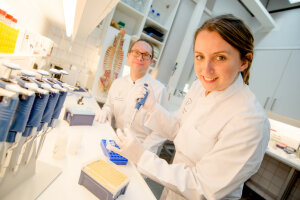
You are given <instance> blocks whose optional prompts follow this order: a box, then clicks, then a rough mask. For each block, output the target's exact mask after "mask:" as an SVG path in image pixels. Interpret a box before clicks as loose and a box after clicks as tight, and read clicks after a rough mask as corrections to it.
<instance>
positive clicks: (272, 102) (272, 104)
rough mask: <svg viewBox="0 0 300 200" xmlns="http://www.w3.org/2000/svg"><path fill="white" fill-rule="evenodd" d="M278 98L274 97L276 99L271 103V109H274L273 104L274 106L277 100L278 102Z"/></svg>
mask: <svg viewBox="0 0 300 200" xmlns="http://www.w3.org/2000/svg"><path fill="white" fill-rule="evenodd" d="M276 100H277V99H276V98H274V100H273V102H272V105H271V108H270V110H272V109H273V106H274V104H275V102H276Z"/></svg>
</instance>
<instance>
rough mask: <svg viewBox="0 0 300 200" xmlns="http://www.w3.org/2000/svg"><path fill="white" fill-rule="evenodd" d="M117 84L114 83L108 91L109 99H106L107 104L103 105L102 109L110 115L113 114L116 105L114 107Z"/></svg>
mask: <svg viewBox="0 0 300 200" xmlns="http://www.w3.org/2000/svg"><path fill="white" fill-rule="evenodd" d="M115 84H116V81H114V82H113V83H112V85H111V86H110V88H109V91H108V94H107V98H106V101H105V104H104V105H103V107H102V110H105V111H107V112H109V114H110V115H112V114H113V112H114V111H113V108H114V105H113V102H114V101H113V95H114V93H115V91H114V90H115V89H114V88H115Z"/></svg>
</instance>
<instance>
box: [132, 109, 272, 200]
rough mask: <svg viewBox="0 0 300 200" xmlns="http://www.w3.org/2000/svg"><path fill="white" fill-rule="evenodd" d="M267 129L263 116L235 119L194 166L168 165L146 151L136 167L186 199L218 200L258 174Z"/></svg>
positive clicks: (267, 135) (265, 144) (266, 139)
mask: <svg viewBox="0 0 300 200" xmlns="http://www.w3.org/2000/svg"><path fill="white" fill-rule="evenodd" d="M269 128H270V127H269V122H268V120H267V119H262V117H258V116H250V115H249V116H245V117H240V116H238V117H235V119H232V120H231V121H230V122H229V123H228V124H226V126H225V127H224V129H223V130H222V131H221V132H220V134H219V135H218V140H217V142H216V144H215V145H214V147H213V149H212V150H211V151H210V152H209V153H207V154H206V155H204V156H203V157H202V159H201V160H198V161H196V162H195V165H194V166H187V165H186V164H185V163H175V164H171V165H169V164H168V163H167V162H166V161H164V160H163V159H160V158H158V157H157V156H156V155H154V154H153V153H151V152H149V151H145V152H144V154H143V155H142V157H141V158H140V160H139V162H138V168H139V170H140V171H141V172H142V173H143V174H144V175H146V176H148V177H149V178H151V179H153V180H155V181H158V182H159V183H161V184H163V185H164V186H166V187H168V188H169V189H171V190H173V191H174V192H176V193H178V194H180V195H182V196H184V197H185V198H187V199H201V198H202V197H203V196H205V198H206V199H221V198H223V197H225V196H226V195H228V194H230V193H231V192H233V191H234V190H235V189H237V188H238V187H239V186H240V185H241V184H243V183H244V182H245V181H246V180H247V179H249V178H250V177H251V176H252V175H253V174H254V173H256V172H257V170H258V168H259V166H260V163H261V161H262V159H263V156H264V153H265V150H266V147H267V144H268V140H269ZM194 130H195V129H194ZM199 148H201V147H199ZM181 155H182V154H181ZM176 156H177V155H176ZM176 156H175V159H176Z"/></svg>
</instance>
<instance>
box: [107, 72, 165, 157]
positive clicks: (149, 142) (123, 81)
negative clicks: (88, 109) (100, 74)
mask: <svg viewBox="0 0 300 200" xmlns="http://www.w3.org/2000/svg"><path fill="white" fill-rule="evenodd" d="M144 83H148V84H149V85H150V86H151V87H152V88H153V92H154V96H155V99H156V102H157V103H158V104H160V105H162V106H163V107H166V106H167V102H168V99H167V90H166V87H165V86H164V85H163V84H162V83H161V82H159V81H157V80H155V79H153V78H152V77H150V76H149V75H148V74H146V75H145V76H144V77H142V78H140V79H138V80H137V81H135V83H133V81H132V80H131V78H130V76H129V75H128V76H125V77H122V78H118V79H116V80H115V81H114V82H113V84H112V85H111V87H110V90H109V92H108V96H107V100H106V102H105V104H104V106H103V109H105V110H107V111H109V112H110V113H111V114H112V116H114V117H115V120H116V127H117V128H120V129H124V128H125V127H127V126H128V125H129V123H130V120H131V119H132V115H133V112H134V104H135V102H136V101H135V100H134V99H133V98H134V92H135V90H136V88H137V87H138V86H139V85H141V84H144ZM145 115H146V111H145V110H144V109H141V110H139V111H138V112H137V114H136V117H135V120H134V122H133V124H132V128H131V129H132V130H133V132H135V133H136V136H137V138H138V139H139V141H140V142H141V143H143V145H144V147H145V149H148V150H150V151H151V152H154V153H157V150H158V147H159V146H160V145H161V144H162V143H163V142H164V141H165V140H166V139H165V138H162V137H160V136H158V135H157V134H155V133H154V132H152V131H151V130H150V129H148V128H146V127H144V125H143V124H144V118H145Z"/></svg>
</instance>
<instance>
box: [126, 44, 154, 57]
mask: <svg viewBox="0 0 300 200" xmlns="http://www.w3.org/2000/svg"><path fill="white" fill-rule="evenodd" d="M141 41H142V42H146V43H147V44H149V45H150V47H151V50H152V51H151V58H153V55H154V49H153V44H152V43H151V42H149V41H148V40H145V39H138V40H137V41H135V42H133V43H132V44H131V45H130V48H129V51H128V52H131V49H132V47H133V46H134V45H135V44H136V43H138V42H141Z"/></svg>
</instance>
